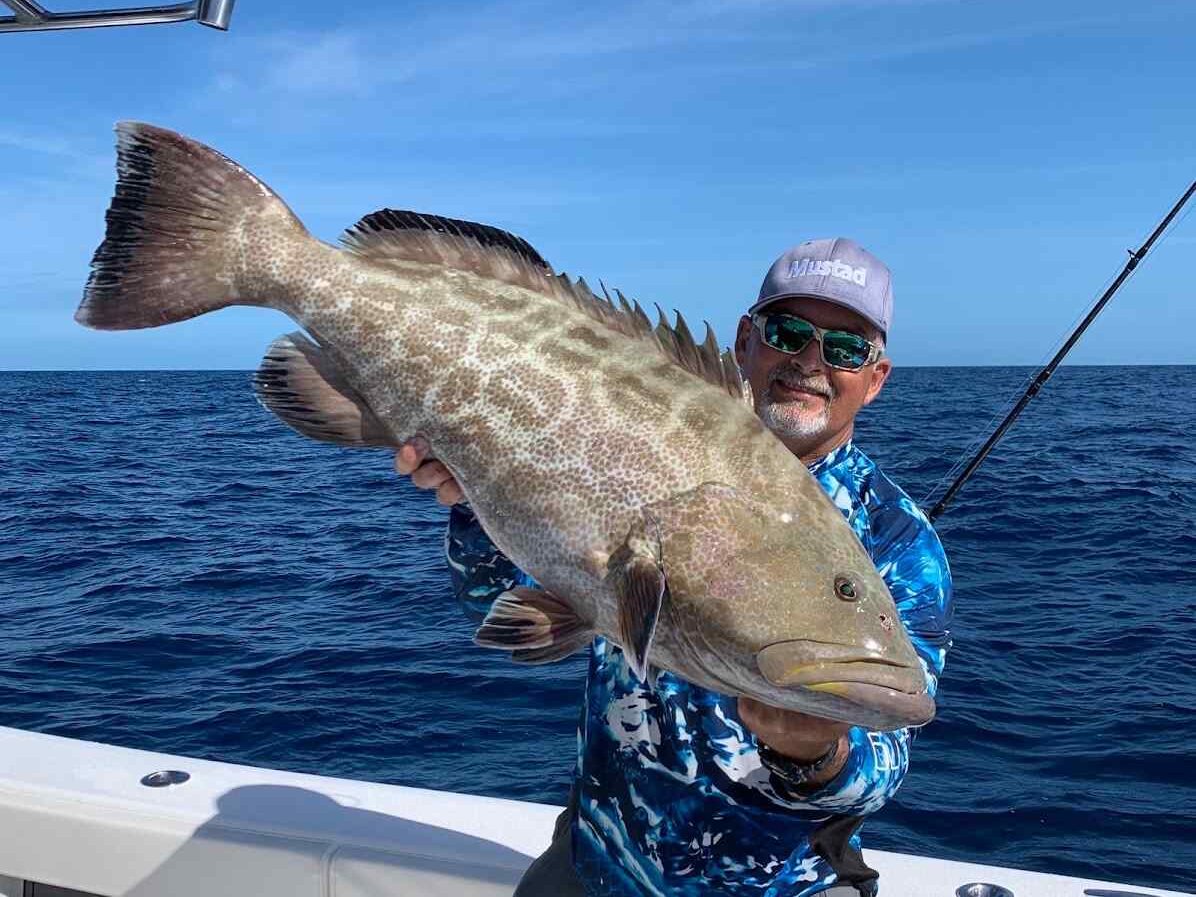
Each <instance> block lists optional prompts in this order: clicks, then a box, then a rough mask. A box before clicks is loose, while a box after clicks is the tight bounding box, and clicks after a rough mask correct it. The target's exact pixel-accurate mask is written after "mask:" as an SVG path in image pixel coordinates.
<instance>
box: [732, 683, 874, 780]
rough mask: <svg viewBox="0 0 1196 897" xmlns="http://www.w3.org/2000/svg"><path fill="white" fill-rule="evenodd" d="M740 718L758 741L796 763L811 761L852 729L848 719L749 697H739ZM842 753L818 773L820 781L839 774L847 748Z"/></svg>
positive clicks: (820, 755)
mask: <svg viewBox="0 0 1196 897" xmlns="http://www.w3.org/2000/svg"><path fill="white" fill-rule="evenodd" d="M739 718H740V719H741V720H742V721H743V724H744V725H745V726H747V727H748V728H749V729H751V731H752V734H753V735H755V736H756V739H757V740H758V741H761V742H763V743H764V744H766V745H768V746H769V747H770V748H772V749H773V750H774V751H776V752H777V753H779V754H784V755H785V756H786V757H790V758H792V759H793V760H795V761H796V762H798V763H812V762H814V761H815V760H818V759H819V758H821V757H823V756H825V755H826V753H827V752H828V751H830V749H831V748H832V747H834V746H835V745H836V744H837V743H838V742H839V741H840V740H843V736H845V735H846V734H847V733H848V731H849V730H850V729H851V724H850V723H841V722H838V721H837V720H830V719H822V718H821V717H817V716H807V715H806V714H804V713H797V712H796V711H793V710H781V709H780V708H778V707H770V706H768V705H767V704H761V703H760V702H759V701H753V700H752V699H751V698H740V699H739ZM841 753H842V758H841V759H838V760H837V761H836V762H834V763H832V764H831V765H830V766H828V767H827V768H826V769H825V770H823V771H822V774H821V775H819V776H818V777H817V780H818V781H819V782H829V781H830V780H831V779H833V778H834V777H835V776H836V775H838V773H839V770H841V769H842V768H843V764H844V763H846V762H847V751H845V750H841Z"/></svg>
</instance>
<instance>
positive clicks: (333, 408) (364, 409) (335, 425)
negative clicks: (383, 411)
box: [253, 333, 398, 447]
mask: <svg viewBox="0 0 1196 897" xmlns="http://www.w3.org/2000/svg"><path fill="white" fill-rule="evenodd" d="M253 388H254V391H255V392H256V393H257V397H258V401H260V402H261V403H262V405H264V406H265V407H266V408H267V409H268V410H270V411H272V412H274V414H276V415H277V416H278V417H279V418H280V419H281V420H282V422H283V423H284V424H286V425H287V426H288V427H290V428H291V429H292V430H295V431H296V432H297V433H300V434H302V435H304V436H307V437H309V438H311V439H318V440H320V441H321V442H334V443H337V444H338V445H348V446H359V447H367V446H397V445H398V443H397V442H396V441H395V440H394V439H393V438H391V436H390V434H389V433H387V431H386V428H385V427H384V426H383V424H382V422H381V421H380V420H379V419H378V418H377V417H376V416H375V415H374V412H373V411H371V410H370V407H369V405H367V404H366V402H365V399H363V398H362V397H361V396H360V395H359V394H358V393H357V391H356V390H354V389H353V387H351V386H350V385H349V384H348V383H347V382H346V380H345V377H344V375H343V374H342V373H341V372H340V370H339V369H337V367H336V365H335V364H333V362H332V360H331V359H330V358H329V357H328V356H327V355H326V354H325V353H324V351H323V350H322V349H321V348H320V347H319V346H318V345H316V343H314V342H312V341H311V340H310V339H308V338H307V337H306V336H304V335H303V334H302V333H289V334H287V335H286V336H280V337H279V338H278V339H276V340H275V341H274V342H272V343H271V344H270V348H269V349H267V350H266V357H265V358H263V359H262V364H261V366H260V367H259V368H258V369H257V372H256V373H255V374H254V375H253Z"/></svg>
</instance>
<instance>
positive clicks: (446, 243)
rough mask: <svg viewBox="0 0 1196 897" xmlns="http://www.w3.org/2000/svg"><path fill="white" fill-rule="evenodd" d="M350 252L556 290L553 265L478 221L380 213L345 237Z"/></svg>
mask: <svg viewBox="0 0 1196 897" xmlns="http://www.w3.org/2000/svg"><path fill="white" fill-rule="evenodd" d="M341 242H342V243H343V244H344V245H345V248H346V249H348V250H349V251H350V252H352V253H355V254H356V255H360V256H362V257H363V258H367V259H369V260H370V261H374V262H384V263H388V264H394V265H398V266H400V267H401V266H402V265H403V264H405V263H416V264H422V265H442V266H444V267H446V268H458V269H462V270H467V271H474V272H476V273H477V274H479V275H481V276H483V277H491V278H493V279H495V280H499V281H502V282H503V283H510V284H514V285H516V286H522V287H527V288H529V289H532V290H536V291H537V292H547V291H550V290H551V285H550V283H551V279H552V267H551V266H550V265H549V264H548V262H546V261H544V259H543V258H542V257H541V255H540V253H538V252H536V250H535V249H533V248H532V246H531V244H530V243H528V242H527V241H526V240H524V239H522V238H520V237H517V236H515V235H514V234H511V233H508V232H507V231H505V230H499V229H498V228H497V227H491V226H490V225H488V224H478V223H476V222H473V221H462V220H461V219H459V218H446V217H444V216H443V215H429V214H425V213H423V212H411V211H406V210H402V209H379V210H378V211H377V212H371V213H370V214H368V215H366V216H365V217H364V218H362V219H361V220H360V221H358V222H357V223H356V224H354V225H353V226H352V227H351V228H349V229H348V230H347V231H345V232H344V233H343V234H342V235H341Z"/></svg>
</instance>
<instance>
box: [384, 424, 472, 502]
mask: <svg viewBox="0 0 1196 897" xmlns="http://www.w3.org/2000/svg"><path fill="white" fill-rule="evenodd" d="M429 451H430V447H429V446H428V440H426V439H424V438H423V437H422V436H415V437H413V438H411V439H408V440H407V441H406V442H404V443H403V444H402V445H401V446H400V447H399V450H398V451H397V452H395V470H396V471H398V472H399V473H401V474H403V475H404V476H407V475H410V476H411V482H412V483H414V484H415V485H416V486H418V487H419V488H420V489H435V490H436V500H437V501H438V502H440V503H441V504H442V505H455V504H456V503H457V502H459V501H461V499H463V498H464V497H465V493H464V492H462V491H461V487H460V486H459V485H458V484H457V481H456V480H455V479H454V478H453V475H452V473H450V472H449V469H448V468H447V467H445V466H444V465H443V464H441V463H440V462H439V461H437V460H436V459H434V458H429V457H428V452H429Z"/></svg>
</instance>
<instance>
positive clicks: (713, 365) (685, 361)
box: [556, 274, 744, 399]
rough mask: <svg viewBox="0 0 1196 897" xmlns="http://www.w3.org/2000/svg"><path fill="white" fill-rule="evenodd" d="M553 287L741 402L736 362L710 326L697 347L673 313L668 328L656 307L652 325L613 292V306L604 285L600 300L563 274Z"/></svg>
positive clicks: (641, 311) (640, 311)
mask: <svg viewBox="0 0 1196 897" xmlns="http://www.w3.org/2000/svg"><path fill="white" fill-rule="evenodd" d="M556 284H557V288H558V289H557V293H558V295H559V296H561V297H562V298H565V299H569V300H572V302H573V304H574V305H576V306H577V307H578V308H579V309H581V310H582V311H584V312H585V313H586V314H588V315H589V316H590V317H592V318H594V319H596V320H598V321H601V322H602V323H603V324H605V325H606V326H607V327H610V328H611V329H613V330H617V331H618V332H619V333H624V334H626V335H628V336H632V337H639V338H641V339H644V340H646V341H649V342H652V343H655V344H656V347H657V348H658V349H660V351H661V352H663V353H664V354H665V356H666V357H668V358H669V359H670V360H671V361H673V362H675V363H676V364H678V365H680V366H681V367H682V368H684V369H685V370H687V371H689V372H690V373H691V374H696V375H697V376H699V377H701V378H702V379H703V380H706V381H707V382H709V383H713V384H714V385H715V386H718V387H720V388H721V389H722V390H724V391H725V392H726V393H727V394H728V395H731V396H733V397H735V398H737V399H741V398H743V396H744V392H743V378H742V377H741V376H740V374H739V367H738V365H736V364H735V358H734V356H732V354H731V352H730V350H726V349H724V350H721V351H720V350H719V347H718V340H717V339H716V338H715V336H714V331H713V330H711V329H710V324H709V323H707V322H703V323H704V324H706V339H705V341H704V342H703V343H701V344H698V343H697V342H696V341H695V340H694V338H693V334H692V333H690V330H689V325H688V324H686V323H685V318H683V317H682V316H681V312H679V311H676V310H674V312H673V314H674V315H676V320H675V322H674V323H673V324H670V323H669V322H668V319H667V318H666V317H665V314H664V311H662V310H661V308H660V306H659V305H658V306H656V312H657V322H656V324H655V325H653V324H652V320H651V319H650V318H649V317H648V315H647V313H646V312H645V311H644V309H643V308H642V307H641V306H640V304H639V303H638V302H636V301H634V300H629V299H628V298H627V297H626V296H624V295H623V294H622V293H621V292H619V291H618V290H615V295H616V296H617V297H618V299H619V304H618V305H616V304H615V302H614V300H613V299H611V297H610V293H609V292H607V290H606V286H605V285H602V296H597V295H595V294H594V293H593V292H592V291H591V290H590V288H589V286H587V285H586V282H585V281H584V280H577V281H576V282H574V281H571V280H570V279H569V277H568V275H565V274H561V275H559V276H558V277H557V278H556Z"/></svg>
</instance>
